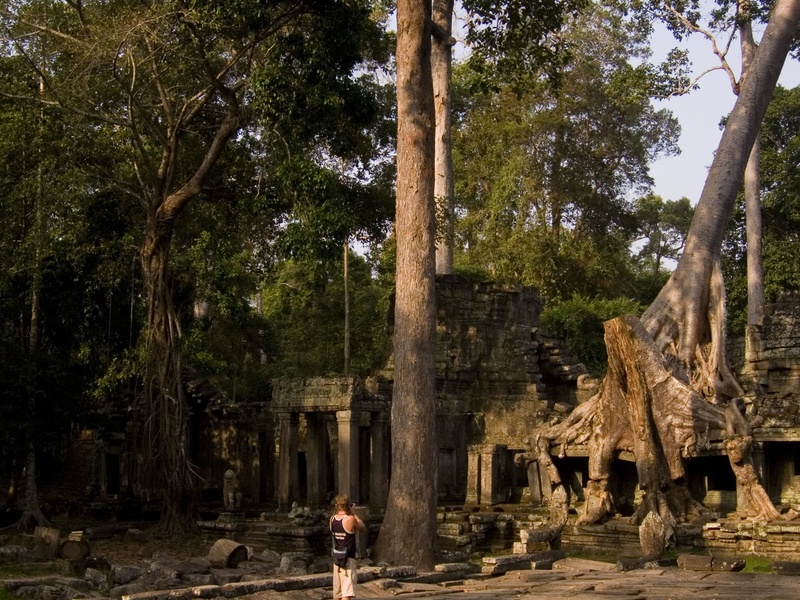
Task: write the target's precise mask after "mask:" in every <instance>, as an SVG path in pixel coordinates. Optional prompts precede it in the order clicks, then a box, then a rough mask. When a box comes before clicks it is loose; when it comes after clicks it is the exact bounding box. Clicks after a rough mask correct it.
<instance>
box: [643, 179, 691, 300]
mask: <svg viewBox="0 0 800 600" xmlns="http://www.w3.org/2000/svg"><path fill="white" fill-rule="evenodd" d="M635 211H636V212H635V218H636V222H637V223H638V224H639V231H640V235H641V238H640V240H639V242H640V244H641V245H640V246H639V251H638V253H637V255H636V269H637V272H638V279H639V284H638V285H637V288H638V289H639V293H638V295H637V298H639V300H640V301H642V302H645V303H649V302H650V301H651V300H652V299H653V298H655V297H656V295H657V294H658V292H659V290H660V289H661V288H662V287H663V285H664V284H665V283H666V281H667V279H668V278H669V274H670V273H671V271H672V268H671V267H672V266H674V264H675V263H676V262H677V260H678V259H679V258H680V255H681V252H682V251H683V246H684V244H685V242H686V236H687V234H688V233H689V225H690V224H691V222H692V216H693V215H694V208H693V207H692V206H691V204H690V202H689V199H688V198H685V197H684V198H681V199H680V200H667V201H666V202H665V201H664V200H662V199H661V197H660V196H656V195H654V194H648V195H647V196H643V197H641V198H638V199H637V200H636V203H635Z"/></svg>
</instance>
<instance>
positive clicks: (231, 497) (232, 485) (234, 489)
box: [222, 469, 242, 510]
mask: <svg viewBox="0 0 800 600" xmlns="http://www.w3.org/2000/svg"><path fill="white" fill-rule="evenodd" d="M222 501H223V504H224V505H225V510H239V508H240V507H241V505H242V492H240V491H239V478H238V477H236V473H234V472H233V471H232V470H231V469H228V470H227V471H225V480H224V482H223V484H222Z"/></svg>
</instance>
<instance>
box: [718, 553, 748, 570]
mask: <svg viewBox="0 0 800 600" xmlns="http://www.w3.org/2000/svg"><path fill="white" fill-rule="evenodd" d="M746 564H747V563H746V562H745V560H744V559H743V558H730V557H720V556H715V557H714V560H712V561H711V570H712V571H729V572H734V573H736V572H739V571H741V570H742V569H744V568H745V566H746Z"/></svg>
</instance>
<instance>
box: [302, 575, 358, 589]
mask: <svg viewBox="0 0 800 600" xmlns="http://www.w3.org/2000/svg"><path fill="white" fill-rule="evenodd" d="M361 575H362V573H361V572H360V571H359V573H358V581H359V582H361V581H366V580H365V579H363V578H362V577H361ZM290 579H293V580H296V581H298V582H300V583H301V584H302V589H310V588H321V587H330V586H332V585H333V574H332V573H313V574H311V575H298V576H297V577H291V578H290Z"/></svg>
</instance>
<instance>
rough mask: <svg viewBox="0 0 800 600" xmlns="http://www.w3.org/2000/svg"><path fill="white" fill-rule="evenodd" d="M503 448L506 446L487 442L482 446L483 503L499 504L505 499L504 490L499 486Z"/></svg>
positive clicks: (503, 456) (503, 454)
mask: <svg viewBox="0 0 800 600" xmlns="http://www.w3.org/2000/svg"><path fill="white" fill-rule="evenodd" d="M505 449H506V447H505V446H503V445H501V444H497V445H492V444H487V445H485V446H484V447H483V448H482V451H481V502H482V503H484V504H499V503H501V502H505V500H506V494H505V490H503V489H502V488H501V487H500V485H501V483H502V482H501V481H500V475H501V473H502V460H503V459H504V458H505Z"/></svg>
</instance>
